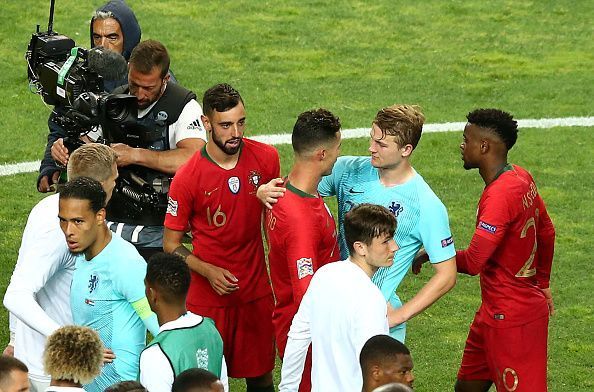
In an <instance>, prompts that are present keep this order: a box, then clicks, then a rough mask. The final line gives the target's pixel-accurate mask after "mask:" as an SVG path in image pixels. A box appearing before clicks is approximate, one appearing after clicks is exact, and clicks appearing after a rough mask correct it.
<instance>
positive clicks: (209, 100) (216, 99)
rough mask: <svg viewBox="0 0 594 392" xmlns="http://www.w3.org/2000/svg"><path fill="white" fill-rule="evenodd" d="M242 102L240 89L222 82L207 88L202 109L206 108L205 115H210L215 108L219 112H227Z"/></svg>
mask: <svg viewBox="0 0 594 392" xmlns="http://www.w3.org/2000/svg"><path fill="white" fill-rule="evenodd" d="M240 102H241V103H242V104H243V99H242V98H241V95H239V91H237V90H235V89H234V88H233V87H232V86H231V85H230V84H227V83H220V84H217V85H214V86H212V87H211V88H209V89H208V90H206V92H205V93H204V97H203V98H202V110H204V114H205V115H207V116H210V115H211V114H212V112H213V111H215V110H216V111H217V112H226V111H227V110H229V109H233V108H234V107H235V106H237V105H238V104H239V103H240Z"/></svg>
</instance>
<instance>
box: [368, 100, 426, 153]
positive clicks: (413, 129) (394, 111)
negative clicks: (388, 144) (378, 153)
mask: <svg viewBox="0 0 594 392" xmlns="http://www.w3.org/2000/svg"><path fill="white" fill-rule="evenodd" d="M424 123H425V116H424V115H423V112H422V111H421V107H420V106H417V105H392V106H388V107H385V108H383V109H381V110H380V111H379V112H377V114H376V115H375V119H374V120H373V124H375V125H377V126H378V127H379V129H381V131H382V137H385V136H386V135H390V136H394V137H395V138H396V143H397V144H398V145H399V146H400V147H404V146H406V145H407V144H410V145H412V147H413V150H414V149H415V148H416V147H417V144H419V140H420V139H421V133H422V132H423V124H424Z"/></svg>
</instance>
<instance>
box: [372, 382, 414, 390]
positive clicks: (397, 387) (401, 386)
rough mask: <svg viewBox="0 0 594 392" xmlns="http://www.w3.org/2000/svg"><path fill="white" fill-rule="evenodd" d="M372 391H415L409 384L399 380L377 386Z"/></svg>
mask: <svg viewBox="0 0 594 392" xmlns="http://www.w3.org/2000/svg"><path fill="white" fill-rule="evenodd" d="M372 392H413V390H412V388H411V387H409V386H408V385H404V384H401V383H399V382H391V383H389V384H385V385H382V386H379V387H377V388H375V389H374V390H373V391H372Z"/></svg>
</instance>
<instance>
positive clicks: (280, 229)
mask: <svg viewBox="0 0 594 392" xmlns="http://www.w3.org/2000/svg"><path fill="white" fill-rule="evenodd" d="M286 188H287V191H286V192H285V195H284V196H283V197H281V198H279V199H278V202H277V203H276V204H275V205H274V208H273V209H272V210H268V211H266V234H267V238H268V246H269V254H268V262H269V264H270V277H271V279H272V288H273V290H274V295H275V297H276V306H275V308H274V314H273V317H272V322H273V324H274V329H275V334H276V337H277V341H276V344H277V347H278V352H279V355H280V357H281V358H282V357H283V355H284V352H285V347H286V345H287V334H288V333H289V327H290V326H291V322H292V321H293V316H295V313H297V309H299V304H300V303H301V299H302V298H303V295H304V294H305V291H306V290H307V287H308V286H309V282H310V281H311V278H312V276H313V274H314V272H315V271H317V270H318V268H320V267H321V266H323V265H324V264H327V263H329V262H331V261H337V260H339V259H340V251H339V250H338V241H337V236H336V223H335V222H334V218H333V217H332V214H331V213H330V210H329V209H328V207H327V206H326V204H325V203H324V200H323V199H322V197H321V196H320V195H317V196H312V195H309V194H307V193H304V192H302V191H300V190H299V189H297V188H295V187H294V186H292V185H291V184H290V183H288V182H287V183H286Z"/></svg>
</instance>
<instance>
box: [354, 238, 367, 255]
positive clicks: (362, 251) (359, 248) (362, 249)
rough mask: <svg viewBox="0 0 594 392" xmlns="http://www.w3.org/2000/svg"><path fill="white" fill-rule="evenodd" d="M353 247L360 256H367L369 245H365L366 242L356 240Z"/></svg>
mask: <svg viewBox="0 0 594 392" xmlns="http://www.w3.org/2000/svg"><path fill="white" fill-rule="evenodd" d="M353 248H354V250H355V253H356V254H357V255H358V256H360V257H365V256H367V245H365V243H363V242H361V241H355V242H354V243H353Z"/></svg>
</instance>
